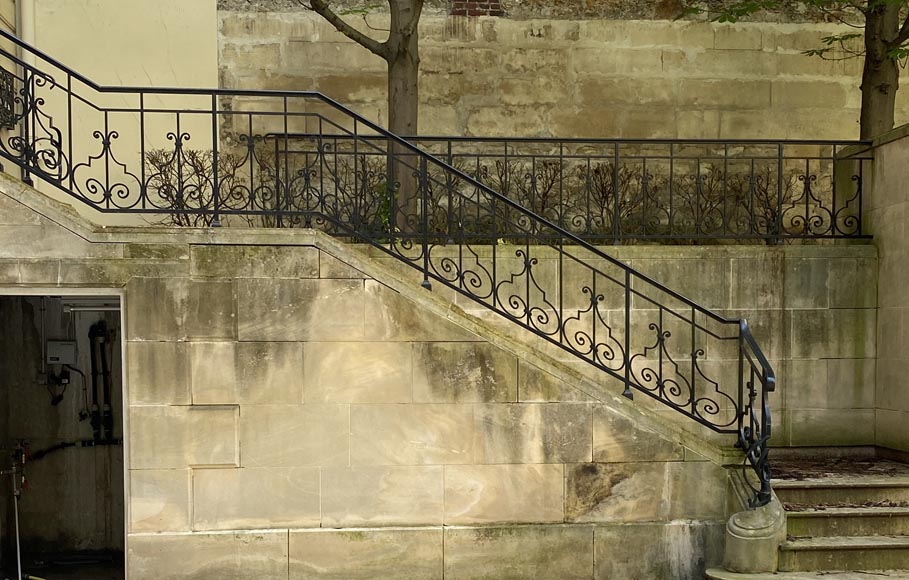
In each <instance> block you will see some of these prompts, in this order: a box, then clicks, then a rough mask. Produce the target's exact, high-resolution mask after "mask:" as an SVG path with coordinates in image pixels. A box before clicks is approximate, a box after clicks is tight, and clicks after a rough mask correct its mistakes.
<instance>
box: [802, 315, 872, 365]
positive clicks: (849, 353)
mask: <svg viewBox="0 0 909 580" xmlns="http://www.w3.org/2000/svg"><path fill="white" fill-rule="evenodd" d="M875 314H876V312H875V310H873V309H860V310H859V309H838V310H823V311H813V310H793V311H792V356H793V358H865V357H869V358H870V357H874V355H875Z"/></svg>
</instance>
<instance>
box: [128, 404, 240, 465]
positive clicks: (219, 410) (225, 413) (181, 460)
mask: <svg viewBox="0 0 909 580" xmlns="http://www.w3.org/2000/svg"><path fill="white" fill-rule="evenodd" d="M237 412H238V408H237V407H232V406H214V405H211V406H206V405H195V406H190V407H151V406H149V407H130V410H129V440H130V442H131V445H132V446H131V448H130V454H129V460H130V467H131V468H132V469H181V468H185V467H193V466H215V465H226V466H235V465H237V464H238V454H239V448H238V443H237Z"/></svg>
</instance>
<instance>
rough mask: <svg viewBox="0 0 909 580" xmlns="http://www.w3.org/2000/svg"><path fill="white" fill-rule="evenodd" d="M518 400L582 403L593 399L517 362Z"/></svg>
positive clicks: (527, 364)
mask: <svg viewBox="0 0 909 580" xmlns="http://www.w3.org/2000/svg"><path fill="white" fill-rule="evenodd" d="M518 400H519V401H520V402H522V403H558V402H584V401H592V400H593V399H592V398H591V397H590V396H589V395H587V394H586V393H583V392H581V391H580V390H578V389H576V388H574V387H572V386H571V385H569V384H568V383H566V382H564V381H560V380H559V379H557V378H556V377H555V376H553V375H551V374H549V373H547V372H546V371H543V370H540V369H538V368H537V367H535V366H533V365H532V364H530V363H528V362H526V361H523V360H519V361H518Z"/></svg>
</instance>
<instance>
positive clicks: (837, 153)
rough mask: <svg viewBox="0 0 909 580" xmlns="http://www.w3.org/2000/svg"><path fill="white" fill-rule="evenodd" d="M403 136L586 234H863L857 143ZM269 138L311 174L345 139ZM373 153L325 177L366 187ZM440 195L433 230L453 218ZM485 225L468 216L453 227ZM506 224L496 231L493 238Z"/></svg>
mask: <svg viewBox="0 0 909 580" xmlns="http://www.w3.org/2000/svg"><path fill="white" fill-rule="evenodd" d="M406 139H407V140H408V141H409V142H411V143H413V144H415V145H417V146H418V147H420V148H421V149H423V150H424V151H427V152H430V153H432V154H433V155H434V156H435V157H436V158H438V159H440V160H443V161H445V163H446V165H449V166H453V167H456V168H458V169H460V170H461V171H463V172H464V173H466V174H468V175H470V176H471V177H472V178H473V179H475V180H477V181H479V182H481V183H483V184H485V185H487V186H488V187H489V188H491V189H494V190H495V191H497V192H499V193H502V194H503V195H504V196H505V197H507V198H508V199H511V200H512V201H515V202H516V203H518V204H519V205H521V206H522V207H525V208H527V209H530V210H531V211H533V212H534V213H536V214H537V215H539V216H541V217H544V218H546V219H547V220H548V221H550V222H552V223H554V224H557V225H558V226H559V227H560V228H562V229H564V230H567V231H570V232H572V233H573V234H575V235H577V236H578V237H581V238H583V239H584V240H585V241H588V242H591V243H618V242H621V241H623V240H661V241H664V242H671V243H684V242H694V241H700V242H704V241H708V242H712V241H716V240H739V241H752V242H754V241H760V240H766V241H768V242H779V241H782V240H787V239H819V238H820V239H822V238H862V237H866V236H863V229H862V193H863V189H862V185H863V177H864V175H865V172H866V169H867V168H866V166H867V165H869V164H870V163H871V156H870V149H869V148H868V147H867V144H866V143H862V142H853V141H848V142H839V141H767V140H676V139H670V140H628V139H624V140H618V139H547V138H482V137H407V138H406ZM273 146H274V151H273V152H271V155H272V156H273V158H274V159H278V160H280V161H282V162H284V161H286V162H287V163H288V164H289V165H290V167H289V168H288V169H289V173H290V174H291V175H297V174H299V175H301V176H303V177H304V178H305V176H306V175H307V174H309V175H311V176H317V175H319V173H320V171H321V167H322V164H321V158H322V157H323V156H324V155H325V154H326V153H328V152H333V151H347V152H349V151H350V148H351V143H350V142H348V141H347V140H346V139H345V138H344V137H338V138H331V139H326V138H325V136H324V135H318V136H316V135H306V134H295V135H290V136H289V139H286V140H284V139H275V140H274V142H273ZM384 163H385V160H384V158H383V157H382V155H381V154H380V153H378V152H369V151H363V152H361V155H360V157H359V165H358V166H357V168H355V167H353V166H352V165H349V164H345V163H344V162H343V161H342V162H341V163H339V164H337V165H336V166H334V167H333V169H334V170H335V171H336V172H337V173H335V174H334V175H333V179H335V180H343V181H349V182H352V181H353V180H355V179H356V178H358V177H360V178H363V179H366V180H369V179H370V178H372V179H373V181H374V183H372V184H371V186H372V187H373V189H375V188H376V187H379V186H380V182H381V179H382V177H383V170H382V165H383V164H384ZM357 171H359V175H356V174H355V173H356V172H357ZM436 177H437V178H439V179H443V178H444V176H442V175H438V176H436ZM308 185H310V186H312V180H310V183H309V184H308ZM315 187H319V185H315ZM441 201H442V202H443V203H440V204H438V206H437V207H436V208H435V211H434V212H433V215H432V220H431V224H430V226H431V227H432V228H433V230H434V231H435V232H438V233H442V232H444V231H445V230H446V229H447V230H450V231H452V232H453V231H454V230H455V229H458V228H463V227H464V225H465V224H464V223H463V222H462V221H461V220H460V219H459V218H460V216H457V215H455V214H454V213H453V212H451V211H449V206H448V205H446V204H445V203H444V200H441ZM367 219H368V218H367ZM487 234H488V232H486V231H484V230H483V228H481V227H477V226H476V225H474V226H473V227H469V228H468V231H467V232H465V233H464V235H466V236H468V237H469V236H477V237H481V238H482V237H487ZM515 234H516V235H518V236H520V232H515ZM510 235H511V232H508V231H499V237H500V239H508V237H509V236H510Z"/></svg>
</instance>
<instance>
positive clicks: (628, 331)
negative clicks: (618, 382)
mask: <svg viewBox="0 0 909 580" xmlns="http://www.w3.org/2000/svg"><path fill="white" fill-rule="evenodd" d="M622 396H624V397H627V398H629V399H634V394H633V393H632V392H631V270H629V269H628V268H626V269H625V390H624V391H622Z"/></svg>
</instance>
